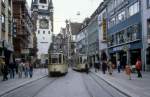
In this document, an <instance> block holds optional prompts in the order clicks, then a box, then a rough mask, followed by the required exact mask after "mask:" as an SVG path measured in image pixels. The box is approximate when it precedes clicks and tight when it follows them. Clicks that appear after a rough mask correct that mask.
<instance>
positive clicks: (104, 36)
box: [102, 18, 107, 40]
mask: <svg viewBox="0 0 150 97" xmlns="http://www.w3.org/2000/svg"><path fill="white" fill-rule="evenodd" d="M102 28H103V40H106V32H107V25H106V19H105V18H103V23H102Z"/></svg>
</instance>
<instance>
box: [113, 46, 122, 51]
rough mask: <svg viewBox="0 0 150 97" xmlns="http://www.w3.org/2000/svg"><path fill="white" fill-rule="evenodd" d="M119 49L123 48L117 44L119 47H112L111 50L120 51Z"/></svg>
mask: <svg viewBox="0 0 150 97" xmlns="http://www.w3.org/2000/svg"><path fill="white" fill-rule="evenodd" d="M120 50H123V46H119V47H115V48H113V51H114V52H116V51H120Z"/></svg>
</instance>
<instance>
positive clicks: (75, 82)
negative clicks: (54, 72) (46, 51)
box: [2, 69, 126, 97]
mask: <svg viewBox="0 0 150 97" xmlns="http://www.w3.org/2000/svg"><path fill="white" fill-rule="evenodd" d="M2 97H126V96H125V95H123V94H122V93H120V92H118V91H117V90H116V89H114V88H112V87H111V86H110V85H108V84H107V83H105V82H104V81H103V80H101V79H99V78H98V77H97V76H96V75H94V74H93V73H90V74H88V75H87V74H86V73H80V72H76V71H72V70H71V69H70V70H69V72H68V74H67V75H65V76H62V77H53V78H48V77H44V78H42V79H39V80H37V81H34V82H32V83H29V84H26V85H25V86H23V87H20V88H17V89H15V90H12V91H10V92H9V93H7V94H5V95H3V96H2Z"/></svg>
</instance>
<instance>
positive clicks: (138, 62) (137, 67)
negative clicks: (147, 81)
mask: <svg viewBox="0 0 150 97" xmlns="http://www.w3.org/2000/svg"><path fill="white" fill-rule="evenodd" d="M135 67H136V70H137V74H138V77H140V78H142V74H141V69H142V63H141V61H140V59H139V58H138V59H137V61H136V64H135Z"/></svg>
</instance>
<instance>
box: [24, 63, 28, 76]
mask: <svg viewBox="0 0 150 97" xmlns="http://www.w3.org/2000/svg"><path fill="white" fill-rule="evenodd" d="M28 72H29V63H28V62H25V65H24V75H25V77H28Z"/></svg>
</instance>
